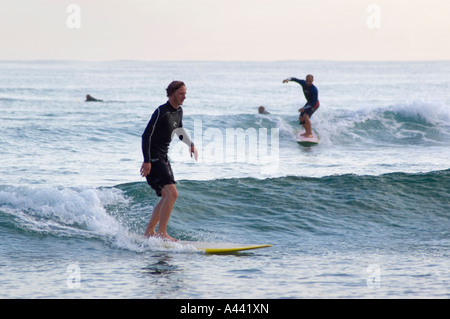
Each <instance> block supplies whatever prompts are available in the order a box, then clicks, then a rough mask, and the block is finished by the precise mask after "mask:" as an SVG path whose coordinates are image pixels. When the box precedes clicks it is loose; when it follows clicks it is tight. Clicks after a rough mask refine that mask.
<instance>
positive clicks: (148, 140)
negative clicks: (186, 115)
mask: <svg viewBox="0 0 450 319" xmlns="http://www.w3.org/2000/svg"><path fill="white" fill-rule="evenodd" d="M182 118H183V109H182V108H181V106H180V107H178V109H175V108H174V107H173V106H172V105H170V103H169V102H168V101H167V103H166V104H163V105H160V106H159V107H158V108H157V109H156V110H155V112H154V113H153V115H152V117H151V119H150V121H149V122H148V124H147V128H146V129H145V131H144V134H142V153H143V155H144V163H151V162H152V160H156V159H166V158H167V153H168V152H169V144H170V142H171V141H172V135H173V131H174V130H176V129H177V128H180V127H183V123H182ZM179 138H180V139H183V136H182V135H180V136H179Z"/></svg>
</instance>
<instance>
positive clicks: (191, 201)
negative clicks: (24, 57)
mask: <svg viewBox="0 0 450 319" xmlns="http://www.w3.org/2000/svg"><path fill="white" fill-rule="evenodd" d="M307 73H312V74H314V76H315V84H316V86H317V87H318V89H319V99H320V101H321V106H320V108H319V110H318V111H317V112H316V113H315V114H314V116H313V117H312V123H313V128H314V129H315V131H316V132H317V133H318V135H319V137H320V139H321V142H320V144H319V145H318V146H314V147H302V146H300V145H298V144H297V143H296V141H295V138H294V134H295V132H296V131H297V130H298V129H299V125H298V112H297V110H298V109H299V108H300V107H301V106H302V105H303V104H304V103H305V101H304V97H303V94H302V92H301V89H300V86H298V85H297V84H295V83H288V84H282V83H281V82H282V80H283V79H285V78H287V77H290V76H296V77H304V75H305V74H307ZM449 74H450V62H445V61H444V62H414V63H413V62H376V63H375V62H326V61H325V62H319V61H316V62H314V61H310V62H301V61H298V62H258V63H256V62H141V61H112V62H80V61H28V62H23V61H22V62H12V61H3V62H0V123H1V125H0V131H1V134H0V239H1V244H0V256H1V257H0V269H1V271H0V287H1V290H0V297H1V298H152V299H204V298H212V299H234V298H237V299H247V298H260V299H279V298H292V299H298V298H443V299H447V298H449V297H450V274H449V272H448V269H449V268H450V259H449V257H450V195H449V191H450V160H449V159H450V77H449ZM172 80H183V81H185V83H186V84H187V90H188V94H187V99H186V101H185V103H184V119H183V123H184V126H185V127H186V128H187V129H188V130H189V132H190V133H191V136H192V137H193V139H194V142H195V143H196V145H197V148H198V149H199V161H198V162H195V161H194V160H193V159H192V158H190V156H189V154H188V152H187V148H186V147H185V145H184V144H182V143H180V142H177V141H175V140H174V141H173V142H172V144H171V150H170V154H169V156H170V158H171V161H172V167H173V170H174V174H175V178H176V180H177V188H178V191H179V198H178V200H177V202H176V205H175V207H174V210H173V213H172V217H171V219H170V222H169V233H170V234H171V235H172V236H174V237H176V238H179V239H183V240H201V241H215V242H239V243H260V244H265V243H270V244H272V245H273V247H271V248H266V249H261V250H254V251H248V252H241V253H237V254H224V255H208V254H204V253H201V252H197V251H192V250H191V249H189V248H184V247H181V246H180V247H178V246H177V247H175V248H166V247H165V246H164V245H163V243H162V242H161V241H160V240H158V239H154V238H151V239H144V238H143V236H142V234H143V232H144V230H145V227H146V225H147V222H148V219H149V218H150V215H151V212H152V209H153V207H154V206H155V205H156V203H157V202H158V198H157V197H156V196H155V194H154V192H153V191H152V190H151V189H150V187H149V186H148V185H147V184H146V182H145V180H143V179H142V178H141V177H140V175H139V168H140V165H141V163H142V154H141V148H140V145H141V134H142V133H143V130H144V129H145V127H146V125H147V122H148V120H149V118H150V116H151V115H152V113H153V111H154V110H155V108H156V107H157V106H159V105H161V104H163V103H165V101H166V97H165V91H164V89H165V88H166V87H167V85H168V83H170V82H171V81H172ZM86 94H91V95H92V96H94V97H96V98H99V99H103V100H104V102H95V103H86V102H84V98H85V95H86ZM260 105H264V106H265V107H266V108H267V110H268V111H269V112H270V114H267V115H261V114H258V113H257V108H258V106H260Z"/></svg>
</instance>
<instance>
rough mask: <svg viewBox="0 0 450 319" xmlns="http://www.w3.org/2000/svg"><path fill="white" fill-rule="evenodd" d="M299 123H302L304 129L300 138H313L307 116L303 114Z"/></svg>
mask: <svg viewBox="0 0 450 319" xmlns="http://www.w3.org/2000/svg"><path fill="white" fill-rule="evenodd" d="M300 123H302V125H303V127H304V128H305V133H303V134H302V136H304V137H313V135H312V128H311V121H310V120H309V116H308V114H303V116H301V117H300Z"/></svg>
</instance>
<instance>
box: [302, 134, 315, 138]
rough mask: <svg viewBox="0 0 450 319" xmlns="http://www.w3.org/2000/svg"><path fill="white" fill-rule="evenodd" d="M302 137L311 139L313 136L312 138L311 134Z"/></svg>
mask: <svg viewBox="0 0 450 319" xmlns="http://www.w3.org/2000/svg"><path fill="white" fill-rule="evenodd" d="M303 136H304V137H306V138H312V137H313V136H312V134H309V135H306V134H305V135H303Z"/></svg>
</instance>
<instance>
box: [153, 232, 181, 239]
mask: <svg viewBox="0 0 450 319" xmlns="http://www.w3.org/2000/svg"><path fill="white" fill-rule="evenodd" d="M156 237H158V238H161V239H164V240H168V241H177V240H176V239H175V238H173V237H172V236H169V234H167V233H165V234H163V233H158V234H156Z"/></svg>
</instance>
